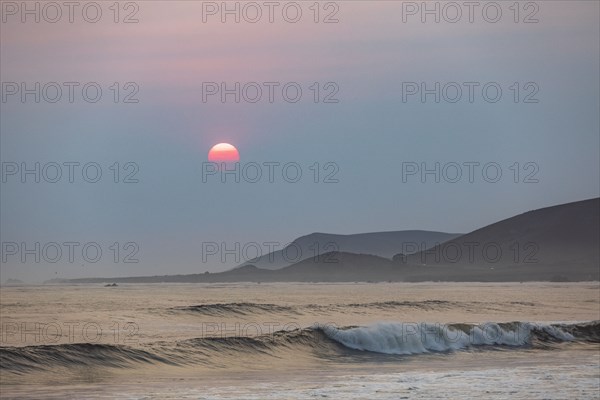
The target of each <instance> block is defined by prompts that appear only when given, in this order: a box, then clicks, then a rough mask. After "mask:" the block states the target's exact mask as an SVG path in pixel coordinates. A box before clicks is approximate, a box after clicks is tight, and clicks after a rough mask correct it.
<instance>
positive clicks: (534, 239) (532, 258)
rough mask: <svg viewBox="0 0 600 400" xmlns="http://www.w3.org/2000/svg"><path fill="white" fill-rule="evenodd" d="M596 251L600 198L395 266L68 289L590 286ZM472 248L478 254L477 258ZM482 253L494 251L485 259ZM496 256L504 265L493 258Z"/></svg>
mask: <svg viewBox="0 0 600 400" xmlns="http://www.w3.org/2000/svg"><path fill="white" fill-rule="evenodd" d="M517 245H518V246H517ZM599 245H600V199H598V198H596V199H591V200H585V201H579V202H575V203H568V204H563V205H559V206H553V207H548V208H542V209H539V210H535V211H530V212H526V213H524V214H520V215H517V216H515V217H512V218H508V219H505V220H502V221H500V222H497V223H495V224H491V225H488V226H486V227H484V228H481V229H478V230H476V231H473V232H471V233H468V234H466V235H463V236H460V237H457V238H454V239H452V240H450V241H447V242H445V243H442V244H439V245H436V246H434V247H433V248H431V249H429V250H428V251H425V252H419V253H415V254H411V255H408V256H400V257H395V260H394V261H392V260H391V259H390V258H386V257H380V256H376V255H370V254H355V253H349V252H343V251H342V252H337V251H335V252H328V253H325V254H321V255H319V256H315V257H309V258H307V259H305V260H302V261H300V262H298V263H295V264H293V265H290V266H287V267H284V268H282V269H278V270H267V269H262V268H257V267H256V266H254V265H245V266H243V267H241V268H238V269H234V270H230V271H226V272H222V273H212V274H208V273H206V274H193V275H167V276H152V277H130V278H87V279H72V280H69V281H67V282H69V283H94V282H95V283H100V282H102V283H105V282H118V283H121V282H130V283H134V282H138V283H150V282H334V281H337V282H354V281H413V282H416V281H482V282H494V281H495V282H509V281H564V280H571V281H586V280H600V256H599ZM469 248H472V249H473V250H474V251H473V252H472V257H471V256H469V252H468V249H469ZM483 248H488V249H490V253H489V254H488V255H487V256H484V253H483V252H482V251H481V250H482V249H483ZM456 249H462V254H461V256H460V257H458V258H456V253H451V251H452V250H456ZM497 249H499V250H500V254H501V256H500V257H499V258H498V257H497V254H496V255H494V253H492V252H491V251H492V250H497ZM436 256H437V259H436Z"/></svg>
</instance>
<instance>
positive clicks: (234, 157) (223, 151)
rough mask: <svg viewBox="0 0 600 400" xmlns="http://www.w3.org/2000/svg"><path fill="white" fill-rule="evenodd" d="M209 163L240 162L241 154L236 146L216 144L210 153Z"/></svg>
mask: <svg viewBox="0 0 600 400" xmlns="http://www.w3.org/2000/svg"><path fill="white" fill-rule="evenodd" d="M208 161H211V162H226V163H230V162H238V161H240V153H239V152H238V150H237V149H236V148H235V146H234V145H231V144H229V143H219V144H215V145H214V146H213V147H212V148H211V149H210V151H209V152H208Z"/></svg>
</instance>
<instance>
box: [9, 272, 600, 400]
mask: <svg viewBox="0 0 600 400" xmlns="http://www.w3.org/2000/svg"><path fill="white" fill-rule="evenodd" d="M0 317H1V318H0V328H1V331H0V397H1V398H2V399H12V398H23V399H34V398H36V399H37V398H51V399H98V398H100V399H103V398H106V399H112V398H118V399H321V398H331V399H435V398H441V399H472V398H476V397H478V398H493V399H504V398H517V399H571V398H572V399H598V398H600V284H599V283H598V282H587V283H441V282H436V283H353V284H347V283H343V284H341V283H340V284H332V283H302V284H300V283H298V284H294V283H269V284H264V283H263V284H258V283H237V284H146V285H144V284H119V285H118V286H114V287H105V286H104V285H92V284H86V285H83V284H82V285H41V286H6V287H2V289H1V290H0Z"/></svg>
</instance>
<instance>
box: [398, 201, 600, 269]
mask: <svg viewBox="0 0 600 400" xmlns="http://www.w3.org/2000/svg"><path fill="white" fill-rule="evenodd" d="M599 246H600V199H591V200H584V201H579V202H575V203H569V204H564V205H559V206H553V207H547V208H542V209H539V210H534V211H529V212H526V213H524V214H520V215H517V216H515V217H512V218H508V219H505V220H502V221H500V222H496V223H494V224H491V225H488V226H486V227H483V228H481V229H477V230H476V231H473V232H471V233H468V234H466V235H463V236H460V237H458V238H455V239H452V240H449V241H447V242H445V243H442V244H439V245H437V246H435V247H433V248H431V249H429V250H428V251H424V252H419V253H416V254H412V255H409V256H407V257H405V262H406V263H407V264H420V265H423V264H425V265H441V266H444V265H445V266H455V267H456V266H468V265H473V266H482V267H488V268H503V267H511V266H513V267H514V266H528V267H534V266H537V267H539V268H546V269H556V271H555V272H556V273H559V272H560V273H563V272H564V273H565V274H568V273H570V272H574V271H576V270H577V271H578V272H577V273H578V274H580V273H582V272H583V271H584V270H585V271H587V273H590V274H596V276H597V274H598V268H600V267H599V266H600V251H599V250H600V249H599ZM559 270H560V271H559Z"/></svg>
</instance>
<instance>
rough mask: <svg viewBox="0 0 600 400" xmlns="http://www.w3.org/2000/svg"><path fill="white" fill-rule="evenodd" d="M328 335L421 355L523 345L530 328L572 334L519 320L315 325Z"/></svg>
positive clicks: (360, 346)
mask: <svg viewBox="0 0 600 400" xmlns="http://www.w3.org/2000/svg"><path fill="white" fill-rule="evenodd" d="M315 328H317V329H320V330H322V331H323V332H324V333H325V334H326V335H327V336H328V337H329V338H331V339H333V340H335V341H336V342H339V343H341V344H343V345H344V346H346V347H349V348H351V349H355V350H366V351H371V352H376V353H384V354H421V353H428V352H447V351H453V350H461V349H467V348H470V347H473V346H484V345H497V346H523V345H527V344H529V343H530V341H531V334H532V331H533V330H537V331H539V332H543V333H545V334H546V335H548V336H549V337H551V338H553V339H555V340H560V341H570V340H573V336H572V335H571V334H569V333H567V332H564V331H562V330H561V329H560V328H559V327H556V326H552V325H547V324H534V323H529V322H519V323H514V324H511V327H510V328H507V327H506V326H505V327H504V328H503V327H502V326H500V325H499V324H497V323H487V324H481V325H473V326H465V328H464V329H459V328H458V327H456V326H451V325H446V324H431V323H424V322H423V323H398V322H380V323H377V324H374V325H370V326H366V327H357V328H349V329H338V328H336V327H333V326H327V325H316V326H315Z"/></svg>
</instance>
